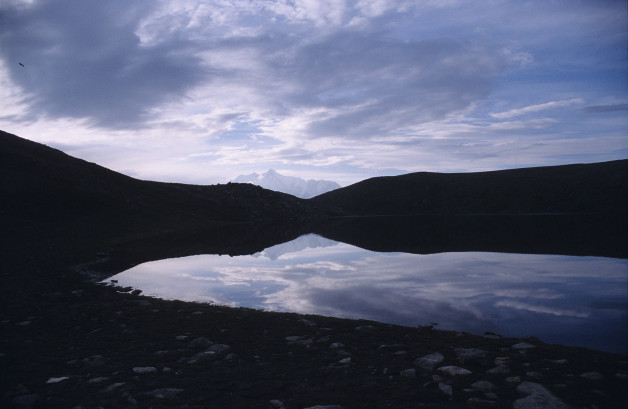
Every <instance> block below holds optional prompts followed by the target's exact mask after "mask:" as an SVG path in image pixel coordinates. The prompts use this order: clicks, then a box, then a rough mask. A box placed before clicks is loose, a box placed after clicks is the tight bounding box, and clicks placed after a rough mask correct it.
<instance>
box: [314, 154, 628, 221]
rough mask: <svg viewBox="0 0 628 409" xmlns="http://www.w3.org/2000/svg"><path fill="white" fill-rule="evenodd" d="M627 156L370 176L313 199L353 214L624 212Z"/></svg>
mask: <svg viewBox="0 0 628 409" xmlns="http://www.w3.org/2000/svg"><path fill="white" fill-rule="evenodd" d="M627 187H628V160H619V161H612V162H603V163H594V164H577V165H566V166H551V167H538V168H526V169H514V170H502V171H493V172H479V173H429V172H419V173H410V174H407V175H401V176H391V177H378V178H372V179H367V180H364V181H362V182H359V183H356V184H353V185H351V186H348V187H345V188H342V189H337V190H334V191H331V192H327V193H324V194H322V195H320V196H317V197H315V198H312V199H310V200H311V201H312V202H313V203H315V204H317V205H325V206H330V207H335V208H339V209H342V210H344V211H345V212H347V213H349V214H354V215H356V214H357V215H407V214H525V213H604V214H624V213H625V210H626V209H627V208H628V188H627Z"/></svg>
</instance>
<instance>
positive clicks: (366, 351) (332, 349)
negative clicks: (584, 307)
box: [0, 274, 628, 409]
mask: <svg viewBox="0 0 628 409" xmlns="http://www.w3.org/2000/svg"><path fill="white" fill-rule="evenodd" d="M43 284H44V283H42V282H41V281H38V284H37V285H35V284H33V286H32V287H31V288H25V290H24V291H22V292H21V293H12V294H5V296H6V297H5V298H4V305H3V309H2V311H1V316H0V328H2V334H3V336H2V343H1V346H0V348H1V349H0V362H1V363H2V382H1V385H2V390H1V393H2V407H7V408H76V409H78V408H84V409H87V408H263V409H267V408H276V409H280V408H285V409H290V408H328V409H329V408H347V409H351V408H466V407H475V408H510V407H512V408H516V409H521V408H623V407H626V406H627V403H628V399H627V396H626V395H627V393H626V388H625V386H626V385H627V384H628V358H627V357H626V356H622V355H615V354H609V353H604V352H598V351H592V350H587V349H581V348H573V347H564V346H558V345H546V344H544V343H542V342H541V341H539V340H537V339H535V338H526V339H513V338H504V337H501V336H499V335H496V334H490V333H489V334H484V335H471V334H465V333H456V332H450V331H440V330H436V329H434V328H431V327H420V328H409V327H400V326H394V325H388V324H382V323H377V322H367V321H354V320H343V319H335V318H329V317H320V316H300V315H297V314H284V313H268V312H260V311H256V310H250V309H238V308H227V307H220V306H212V305H207V304H194V303H184V302H177V301H165V300H159V299H153V298H148V297H143V296H142V295H141V294H140V293H139V291H133V289H131V288H126V289H120V288H116V287H111V286H105V285H96V284H92V283H87V282H84V281H80V280H77V279H76V277H74V276H73V275H72V274H68V275H66V276H65V278H64V279H61V280H58V281H56V282H54V283H53V282H49V283H47V284H46V285H43ZM29 290H30V291H29ZM7 299H10V303H7V302H6V301H7Z"/></svg>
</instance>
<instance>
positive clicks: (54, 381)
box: [46, 376, 70, 383]
mask: <svg viewBox="0 0 628 409" xmlns="http://www.w3.org/2000/svg"><path fill="white" fill-rule="evenodd" d="M66 379H70V378H69V377H67V376H60V377H58V378H50V379H48V380H47V381H46V383H58V382H61V381H65V380H66Z"/></svg>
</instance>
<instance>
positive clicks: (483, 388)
mask: <svg viewBox="0 0 628 409" xmlns="http://www.w3.org/2000/svg"><path fill="white" fill-rule="evenodd" d="M471 388H473V390H476V391H480V392H491V391H492V390H493V389H495V385H494V384H493V382H490V381H477V382H475V383H473V384H471Z"/></svg>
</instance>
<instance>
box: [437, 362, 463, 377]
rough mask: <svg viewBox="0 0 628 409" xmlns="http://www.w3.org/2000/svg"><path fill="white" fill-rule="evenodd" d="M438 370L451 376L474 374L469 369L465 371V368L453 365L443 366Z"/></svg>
mask: <svg viewBox="0 0 628 409" xmlns="http://www.w3.org/2000/svg"><path fill="white" fill-rule="evenodd" d="M436 370H437V371H438V372H442V373H446V374H447V375H449V376H459V375H471V374H472V372H471V371H469V370H468V369H464V368H461V367H459V366H453V365H448V366H441V367H440V368H438V369H436Z"/></svg>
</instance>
